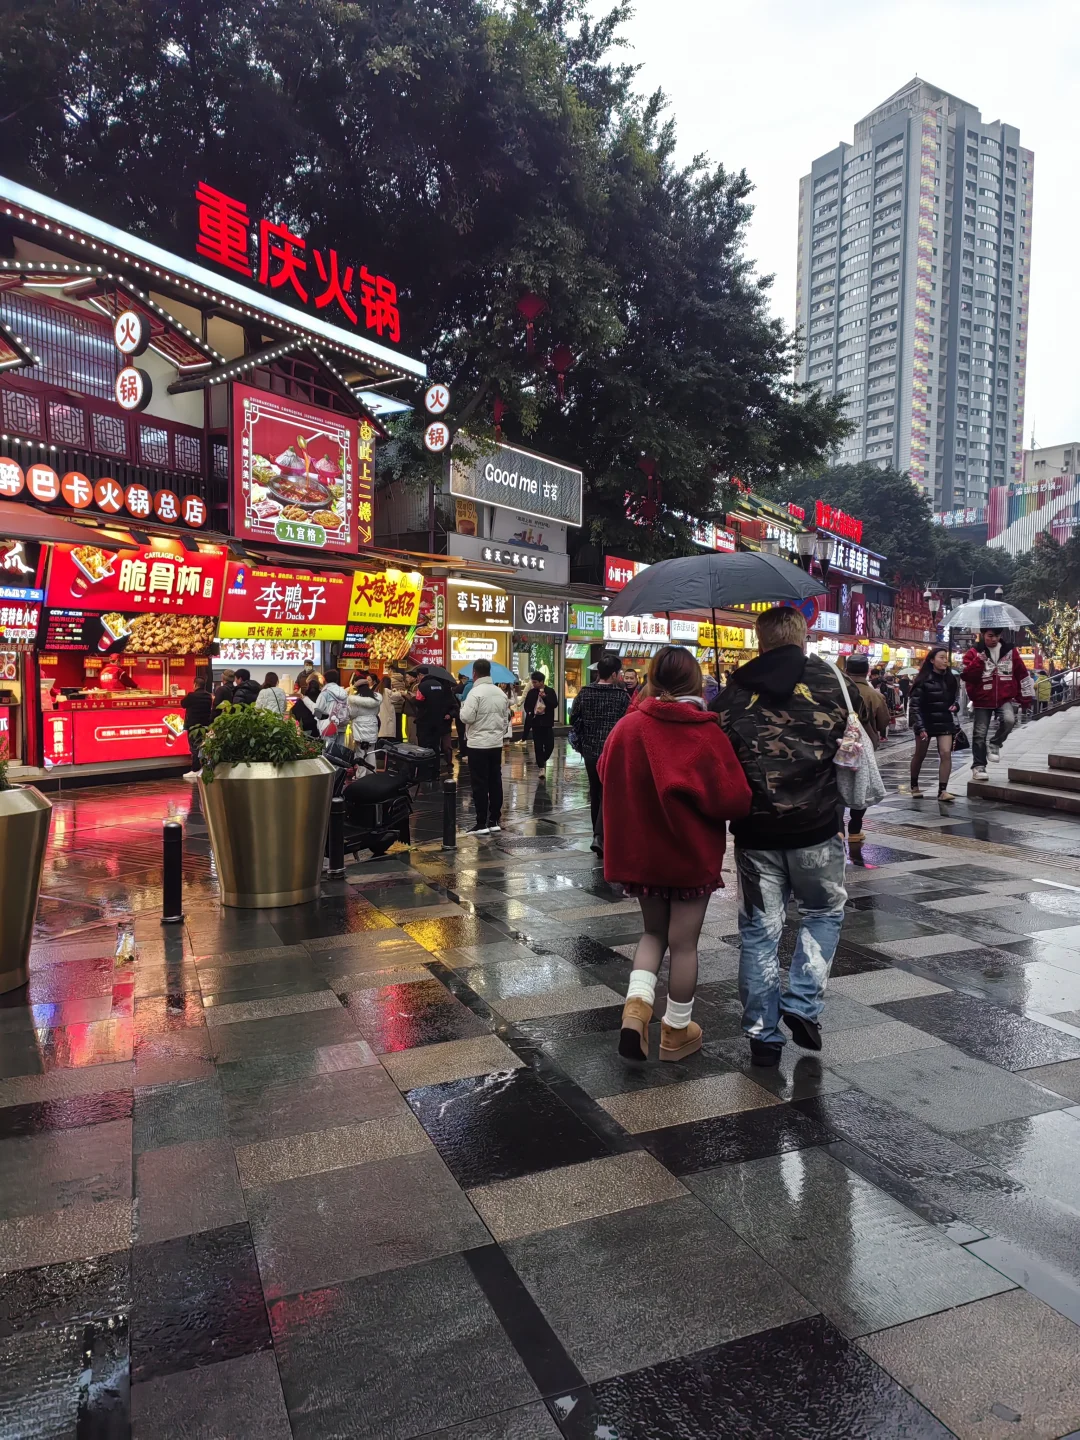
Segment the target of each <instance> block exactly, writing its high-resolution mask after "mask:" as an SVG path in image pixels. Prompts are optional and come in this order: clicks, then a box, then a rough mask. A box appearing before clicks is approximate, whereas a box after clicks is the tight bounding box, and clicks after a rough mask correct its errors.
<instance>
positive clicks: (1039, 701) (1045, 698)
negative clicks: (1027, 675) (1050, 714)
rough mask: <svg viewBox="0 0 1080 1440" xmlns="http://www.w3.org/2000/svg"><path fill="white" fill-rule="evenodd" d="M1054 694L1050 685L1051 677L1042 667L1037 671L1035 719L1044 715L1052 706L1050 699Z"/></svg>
mask: <svg viewBox="0 0 1080 1440" xmlns="http://www.w3.org/2000/svg"><path fill="white" fill-rule="evenodd" d="M1052 694H1053V687H1052V685H1051V683H1050V676H1049V675H1048V674H1047V673H1046V671H1045V670H1044V669H1043V667H1042V666H1041V665H1040V666H1039V668H1038V669H1037V670H1036V671H1035V717H1036V719H1038V717H1039V716H1040V715H1041V714H1042V713H1043V711H1044V710H1045V709H1046V707H1047V706H1048V705H1049V704H1050V697H1051V695H1052Z"/></svg>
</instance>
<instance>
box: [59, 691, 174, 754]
mask: <svg viewBox="0 0 1080 1440" xmlns="http://www.w3.org/2000/svg"><path fill="white" fill-rule="evenodd" d="M43 720H44V734H45V756H44V758H45V764H46V765H47V766H48V767H49V768H52V767H53V766H55V765H91V764H97V763H100V762H101V761H108V760H157V759H163V760H164V759H175V760H185V761H186V760H187V758H188V753H189V752H188V745H187V738H186V736H185V735H184V711H183V708H182V706H181V705H180V703H179V702H178V701H177V700H166V699H164V698H163V697H162V696H160V695H146V696H117V697H116V698H115V699H110V698H104V697H103V698H100V699H98V698H88V699H78V700H66V701H61V702H60V704H59V705H58V706H57V708H56V709H55V710H51V711H49V712H47V713H46V714H45V716H44V717H43Z"/></svg>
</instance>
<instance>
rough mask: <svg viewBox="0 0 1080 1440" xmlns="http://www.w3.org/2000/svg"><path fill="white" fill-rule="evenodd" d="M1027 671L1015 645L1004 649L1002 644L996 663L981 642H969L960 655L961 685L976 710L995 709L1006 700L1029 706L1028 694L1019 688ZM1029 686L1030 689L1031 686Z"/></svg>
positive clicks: (1029, 696)
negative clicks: (966, 650)
mask: <svg viewBox="0 0 1080 1440" xmlns="http://www.w3.org/2000/svg"><path fill="white" fill-rule="evenodd" d="M1027 673H1028V668H1027V666H1026V665H1025V664H1024V662H1023V660H1022V659H1021V658H1020V651H1019V650H1017V648H1016V647H1015V645H1013V646H1010V647H1009V648H1008V649H1006V648H1005V646H1004V645H1002V647H1001V653H1000V654H999V656H998V661H997V664H996V665H995V664H994V662H993V661H992V660H991V659H990V656H989V655H988V654H987V650H986V646H985V645H983V644H982V643H981V642H980V643H979V644H978V645H973V646H972V647H971V649H970V650H969V651H968V652H967V654H966V655H965V656H964V663H963V670H962V674H963V677H964V684H965V685H966V686H967V693H968V699H969V700H970V701H971V703H972V705H973V706H974V707H975V709H976V710H996V709H997V708H998V706H999V705H1004V704H1005V703H1006V701H1008V700H1012V701H1014V702H1015V703H1018V704H1023V705H1030V704H1031V701H1032V695H1024V694H1023V690H1022V687H1023V682H1024V680H1025V679H1026V678H1027ZM1029 688H1032V690H1033V687H1029ZM1033 693H1034V691H1033Z"/></svg>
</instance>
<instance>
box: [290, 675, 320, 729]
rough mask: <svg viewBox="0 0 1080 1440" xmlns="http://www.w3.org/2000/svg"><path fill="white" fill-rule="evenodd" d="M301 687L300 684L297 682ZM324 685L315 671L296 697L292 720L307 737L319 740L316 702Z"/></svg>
mask: <svg viewBox="0 0 1080 1440" xmlns="http://www.w3.org/2000/svg"><path fill="white" fill-rule="evenodd" d="M297 684H298V685H299V682H297ZM321 690H322V685H321V684H320V682H319V677H318V675H316V674H315V672H314V671H312V673H311V678H310V679H309V680H308V682H307V685H306V686H305V687H304V689H303V690H300V691H299V693H298V694H297V697H296V703H295V704H294V705H293V708H292V718H293V719H294V720H295V721H296V723H297V725H299V726H300V729H301V730H303V732H304V734H305V735H310V736H311V737H312V739H314V740H317V739H318V738H319V722H318V720H317V719H316V718H315V702H316V701H317V700H318V698H319V694H320V692H321Z"/></svg>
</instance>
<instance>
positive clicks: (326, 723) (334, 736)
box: [315, 670, 349, 750]
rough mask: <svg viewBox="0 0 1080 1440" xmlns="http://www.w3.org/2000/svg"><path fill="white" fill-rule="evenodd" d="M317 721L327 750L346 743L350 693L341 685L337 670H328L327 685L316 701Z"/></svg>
mask: <svg viewBox="0 0 1080 1440" xmlns="http://www.w3.org/2000/svg"><path fill="white" fill-rule="evenodd" d="M315 719H316V720H317V721H318V722H319V734H320V735H321V736H322V737H323V739H324V740H325V741H326V746H325V748H326V749H327V750H329V749H330V747H331V746H332V745H341V744H344V741H345V726H346V723H347V722H348V719H349V692H348V691H347V690H346V689H345V687H344V685H342V683H341V675H340V674H339V673H338V671H337V670H327V672H326V684H325V685H324V686H323V688H322V690H321V691H320V692H319V698H318V699H317V700H316V701H315Z"/></svg>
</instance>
